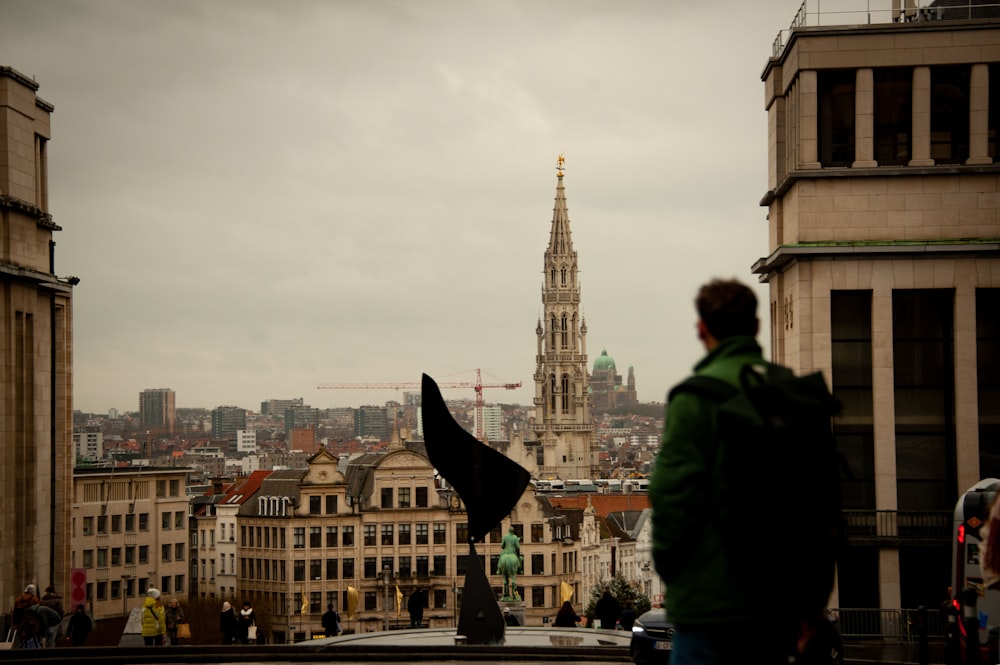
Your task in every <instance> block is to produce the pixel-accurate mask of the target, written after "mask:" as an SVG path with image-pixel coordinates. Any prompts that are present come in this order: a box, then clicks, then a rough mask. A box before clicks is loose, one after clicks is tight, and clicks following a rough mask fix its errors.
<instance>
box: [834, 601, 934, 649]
mask: <svg viewBox="0 0 1000 665" xmlns="http://www.w3.org/2000/svg"><path fill="white" fill-rule="evenodd" d="M833 611H834V612H836V613H837V616H838V617H839V619H838V624H839V627H840V634H841V635H842V636H843V637H844V639H845V640H848V641H849V640H864V639H881V640H887V641H895V642H899V643H902V644H916V643H917V640H918V639H919V637H920V630H919V613H920V612H921V610H880V609H855V608H845V609H834V610H833ZM924 612H926V621H927V638H928V640H929V641H931V642H941V641H944V639H945V627H946V624H947V618H946V617H945V615H944V614H942V613H941V612H940V611H939V610H924Z"/></svg>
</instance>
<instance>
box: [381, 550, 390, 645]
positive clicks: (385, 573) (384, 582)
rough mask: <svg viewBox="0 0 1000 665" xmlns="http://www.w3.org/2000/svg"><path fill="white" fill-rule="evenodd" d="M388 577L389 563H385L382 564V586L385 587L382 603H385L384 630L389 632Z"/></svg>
mask: <svg viewBox="0 0 1000 665" xmlns="http://www.w3.org/2000/svg"><path fill="white" fill-rule="evenodd" d="M389 579H390V573H389V565H388V564H386V565H384V566H382V586H383V587H384V589H385V602H384V603H383V605H385V630H386V632H389Z"/></svg>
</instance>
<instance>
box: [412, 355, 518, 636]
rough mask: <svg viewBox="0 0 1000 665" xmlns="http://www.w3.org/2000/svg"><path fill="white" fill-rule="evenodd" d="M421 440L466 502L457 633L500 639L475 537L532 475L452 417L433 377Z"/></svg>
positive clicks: (425, 387)
mask: <svg viewBox="0 0 1000 665" xmlns="http://www.w3.org/2000/svg"><path fill="white" fill-rule="evenodd" d="M421 410H422V413H423V425H424V444H425V446H426V448H427V456H428V458H429V459H430V461H431V464H433V465H434V468H436V469H437V471H438V473H440V474H441V476H442V477H444V479H445V480H447V481H448V483H449V484H450V485H451V486H452V487H453V488H455V491H456V492H458V495H459V496H460V497H462V501H463V503H465V510H466V513H467V514H468V520H469V556H468V560H467V561H468V563H467V565H466V571H467V572H466V574H465V585H464V586H463V587H462V611H461V614H460V615H459V619H458V633H459V634H460V635H464V636H465V640H466V643H467V644H502V643H503V641H504V639H503V638H504V628H505V623H504V620H503V614H501V612H500V606H499V605H498V604H497V600H496V598H495V597H494V595H493V589H492V588H491V587H490V582H489V579H488V578H487V577H486V571H484V570H483V565H482V562H481V561H480V559H479V555H478V554H476V542H482V541H483V540H485V538H486V534H488V533H489V532H490V531H491V530H492V529H493V527H495V526H496V525H498V524H500V522H501V520H503V518H504V517H505V516H507V515H509V514H510V512H511V510H512V509H513V508H514V505H515V504H516V503H517V500H518V498H520V496H521V495H522V494H523V493H524V489H525V488H526V487H527V486H528V483H529V482H530V481H531V475H530V474H529V473H528V472H527V471H526V470H525V469H524V467H522V466H521V465H520V464H518V463H517V462H514V461H513V460H511V459H509V458H507V457H506V456H504V455H503V454H501V453H499V452H497V451H496V450H493V449H492V448H490V447H489V446H488V445H486V444H484V443H482V442H480V441H478V440H477V439H476V438H475V437H474V436H472V435H471V434H469V433H468V432H466V431H465V430H464V429H463V428H462V426H461V425H459V424H458V423H457V422H455V419H454V418H453V417H452V415H451V412H449V411H448V406H447V405H446V404H445V402H444V398H443V397H441V391H440V389H439V388H438V386H437V383H435V382H434V379H432V378H431V377H429V376H427V375H426V374H424V375H423V379H422V381H421Z"/></svg>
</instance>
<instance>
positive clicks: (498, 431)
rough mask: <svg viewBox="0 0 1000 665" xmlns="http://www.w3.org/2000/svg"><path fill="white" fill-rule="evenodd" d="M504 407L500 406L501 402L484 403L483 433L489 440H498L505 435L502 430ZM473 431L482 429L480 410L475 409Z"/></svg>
mask: <svg viewBox="0 0 1000 665" xmlns="http://www.w3.org/2000/svg"><path fill="white" fill-rule="evenodd" d="M502 412H503V409H501V408H500V405H499V404H485V405H483V425H482V432H483V435H484V436H485V437H486V439H487V440H489V441H497V440H499V439H500V437H501V436H502V435H503V431H502V427H501V424H502V421H503V413H502ZM472 431H473V432H478V431H480V427H479V410H478V409H476V410H474V411H473V426H472Z"/></svg>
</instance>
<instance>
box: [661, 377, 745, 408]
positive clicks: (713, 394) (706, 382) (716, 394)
mask: <svg viewBox="0 0 1000 665" xmlns="http://www.w3.org/2000/svg"><path fill="white" fill-rule="evenodd" d="M739 391H740V389H739V388H737V387H736V386H734V385H733V384H731V383H727V382H726V381H723V380H722V379H717V378H715V377H714V376H705V375H704V374H694V375H693V376H689V377H688V378H686V379H684V381H682V382H681V383H679V384H677V385H676V386H674V387H673V388H672V389H671V390H670V394H669V395H668V396H667V403H669V402H670V400H672V399H673V398H674V395H676V394H677V393H684V392H687V393H695V394H697V395H702V396H704V397H708V398H710V399H713V400H715V401H717V402H724V401H725V400H727V399H729V398H730V397H732V396H733V395H735V394H736V393H738V392H739Z"/></svg>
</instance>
